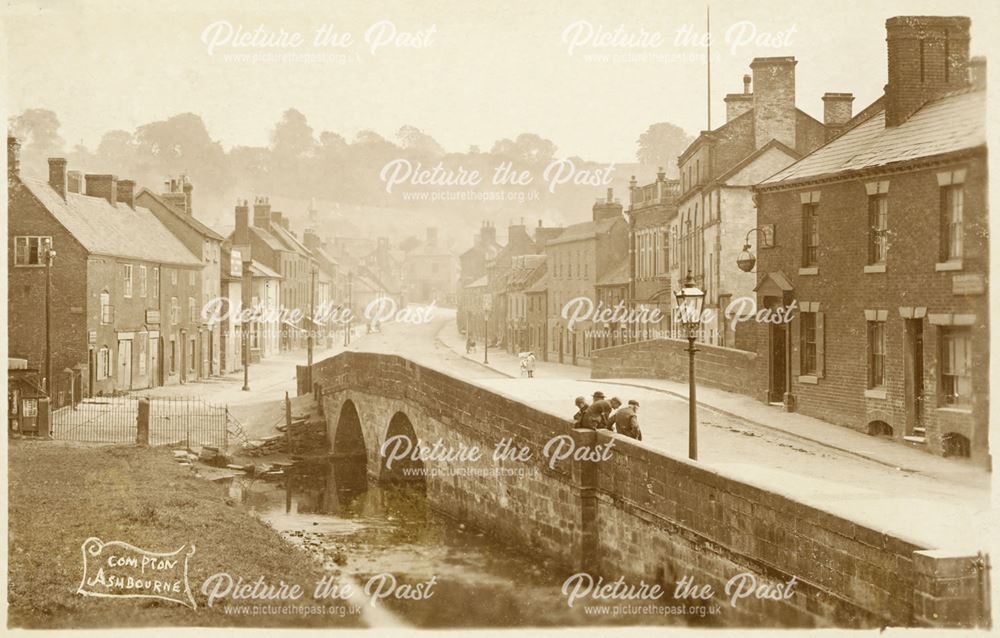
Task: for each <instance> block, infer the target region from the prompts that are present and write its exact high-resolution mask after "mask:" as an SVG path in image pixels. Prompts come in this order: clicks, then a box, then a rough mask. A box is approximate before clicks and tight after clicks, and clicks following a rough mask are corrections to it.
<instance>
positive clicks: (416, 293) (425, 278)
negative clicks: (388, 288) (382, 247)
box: [402, 228, 458, 306]
mask: <svg viewBox="0 0 1000 638" xmlns="http://www.w3.org/2000/svg"><path fill="white" fill-rule="evenodd" d="M402 274H403V295H404V296H405V297H406V300H407V301H413V302H417V303H431V302H432V301H433V302H436V303H437V304H438V305H448V306H450V305H453V304H454V303H455V285H456V282H457V281H458V259H457V258H456V257H455V255H453V254H452V252H451V250H450V249H449V248H448V247H447V246H445V244H444V242H442V241H441V239H440V238H439V237H438V229H437V228H428V229H427V236H426V237H425V239H424V241H422V242H420V244H418V245H417V246H415V247H414V248H413V249H412V250H408V251H407V252H406V256H405V257H404V258H403V272H402Z"/></svg>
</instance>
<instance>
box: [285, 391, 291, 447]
mask: <svg viewBox="0 0 1000 638" xmlns="http://www.w3.org/2000/svg"><path fill="white" fill-rule="evenodd" d="M285 451H286V452H287V453H289V454H291V453H292V400H291V399H289V398H288V393H287V392H285Z"/></svg>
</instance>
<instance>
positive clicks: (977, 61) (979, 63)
mask: <svg viewBox="0 0 1000 638" xmlns="http://www.w3.org/2000/svg"><path fill="white" fill-rule="evenodd" d="M969 84H971V85H972V88H973V89H974V90H976V91H985V90H986V58H984V57H983V56H981V55H977V56H976V57H974V58H970V59H969Z"/></svg>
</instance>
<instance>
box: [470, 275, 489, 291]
mask: <svg viewBox="0 0 1000 638" xmlns="http://www.w3.org/2000/svg"><path fill="white" fill-rule="evenodd" d="M488 283H489V277H487V276H486V275H483V276H482V277H480V278H479V279H477V280H475V281H474V282H472V283H471V284H468V285H467V286H466V288H485V287H486V285H487V284H488Z"/></svg>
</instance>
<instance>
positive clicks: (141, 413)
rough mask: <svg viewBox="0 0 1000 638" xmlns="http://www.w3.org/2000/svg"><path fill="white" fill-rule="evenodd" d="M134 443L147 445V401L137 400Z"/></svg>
mask: <svg viewBox="0 0 1000 638" xmlns="http://www.w3.org/2000/svg"><path fill="white" fill-rule="evenodd" d="M135 443H136V445H142V446H146V445H149V399H147V398H146V397H143V398H141V399H139V410H138V411H137V412H136V415H135Z"/></svg>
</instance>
